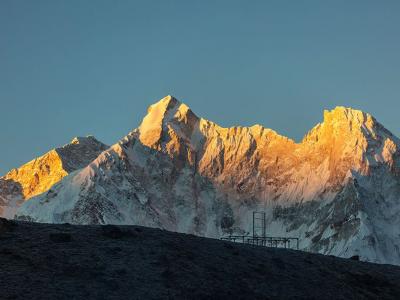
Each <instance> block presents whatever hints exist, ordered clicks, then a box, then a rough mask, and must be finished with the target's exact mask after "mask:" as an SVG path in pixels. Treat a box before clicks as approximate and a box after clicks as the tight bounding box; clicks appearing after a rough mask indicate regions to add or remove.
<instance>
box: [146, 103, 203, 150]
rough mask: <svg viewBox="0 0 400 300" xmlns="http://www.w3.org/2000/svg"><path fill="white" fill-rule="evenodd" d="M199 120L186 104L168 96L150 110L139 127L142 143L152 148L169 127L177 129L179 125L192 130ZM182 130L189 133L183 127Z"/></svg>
mask: <svg viewBox="0 0 400 300" xmlns="http://www.w3.org/2000/svg"><path fill="white" fill-rule="evenodd" d="M197 120H198V118H197V116H196V115H195V114H194V113H193V112H192V111H191V110H190V108H189V107H188V106H187V105H186V104H184V103H181V102H180V101H178V100H177V99H176V98H174V97H173V96H170V95H168V96H166V97H164V98H162V99H161V100H160V101H158V102H157V103H155V104H153V105H150V107H149V108H148V110H147V115H146V116H145V117H144V119H143V121H142V123H141V124H140V126H139V133H140V136H139V138H140V141H141V142H142V143H143V144H144V145H146V146H148V147H152V146H154V145H155V144H157V143H158V142H159V141H160V139H161V136H162V132H163V130H164V129H166V128H167V127H171V126H175V127H176V126H178V125H177V124H178V123H179V124H180V125H179V126H183V127H189V128H192V127H193V125H194V123H195V122H196V121H197ZM174 129H176V128H174ZM180 129H181V130H179V131H184V132H185V131H187V130H186V129H185V128H182V127H181V128H180Z"/></svg>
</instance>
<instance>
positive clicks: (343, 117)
mask: <svg viewBox="0 0 400 300" xmlns="http://www.w3.org/2000/svg"><path fill="white" fill-rule="evenodd" d="M324 123H346V124H348V123H353V124H357V125H362V124H366V125H370V126H371V125H373V123H375V119H374V118H373V117H372V116H371V115H370V114H368V113H365V112H363V111H361V110H358V109H354V108H351V107H344V106H337V107H335V108H334V109H332V110H330V111H329V110H324Z"/></svg>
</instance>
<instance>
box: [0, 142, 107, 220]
mask: <svg viewBox="0 0 400 300" xmlns="http://www.w3.org/2000/svg"><path fill="white" fill-rule="evenodd" d="M107 148H108V146H106V145H105V144H103V143H101V142H99V141H98V140H96V139H95V138H94V137H93V136H88V137H76V138H74V139H73V140H72V141H71V142H70V143H69V144H67V145H65V146H63V147H60V148H56V149H53V150H51V151H49V152H48V153H46V154H44V155H42V156H40V157H38V158H36V159H34V160H32V161H30V162H28V163H26V164H24V165H22V166H21V167H19V168H16V169H13V170H11V171H10V172H8V173H7V174H6V175H4V176H3V177H0V216H1V217H7V218H12V217H13V216H14V214H15V211H16V209H17V208H18V207H19V206H20V205H21V204H22V203H23V202H24V201H26V200H28V199H30V198H32V197H34V196H36V195H39V194H41V193H43V192H45V191H47V190H48V189H49V188H50V187H51V186H53V185H54V184H55V183H57V182H58V181H60V180H61V179H62V178H64V177H65V176H67V175H68V174H69V173H71V172H73V171H75V170H78V169H81V168H83V167H85V166H87V165H88V164H89V163H90V162H91V161H92V160H94V159H95V158H96V157H97V156H98V155H99V154H100V153H101V152H102V151H104V150H106V149H107Z"/></svg>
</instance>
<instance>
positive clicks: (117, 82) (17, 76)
mask: <svg viewBox="0 0 400 300" xmlns="http://www.w3.org/2000/svg"><path fill="white" fill-rule="evenodd" d="M399 16H400V1H365V0H363V1H349V0H346V1H319V0H318V1H295V0H293V1H267V0H264V1H232V0H227V1H194V0H193V1H187V0H183V1H170V0H159V1H148V0H147V1H111V0H110V1H98V0H96V1H81V0H79V1H72V0H68V1H57V0H50V1H39V0H36V1H30V0H29V1H19V0H2V1H0V128H1V130H0V140H1V147H0V174H4V173H5V172H6V171H7V170H9V169H11V168H13V167H17V166H19V165H21V164H22V163H24V162H27V161H29V160H31V159H32V158H34V157H36V156H38V155H41V154H43V153H44V152H47V151H48V150H49V149H51V148H54V147H56V146H59V145H63V144H65V143H67V142H68V141H70V140H71V139H72V138H73V137H74V136H78V135H83V136H85V135H88V134H93V135H95V136H96V137H97V138H99V139H100V140H102V141H103V142H106V143H109V144H112V143H114V142H116V141H117V140H118V139H119V138H121V137H122V136H124V135H125V134H126V133H128V132H129V131H130V130H131V129H133V128H135V127H137V126H138V124H139V123H140V121H141V119H142V118H143V117H144V115H145V114H146V109H147V107H148V106H149V105H150V104H152V103H153V102H156V101H157V100H158V99H160V98H162V97H163V96H165V95H167V94H171V95H174V96H175V97H177V98H178V99H180V100H181V101H183V102H185V103H186V104H188V105H189V106H190V107H191V108H192V110H193V111H194V112H195V113H196V114H197V115H199V116H202V117H204V118H207V119H210V120H212V121H214V122H216V123H218V124H220V125H222V126H232V125H243V126H245V125H246V126H247V125H253V124H255V123H259V124H262V125H264V126H266V127H269V128H272V129H275V130H276V131H278V132H279V133H281V134H284V135H287V136H289V137H291V138H294V139H296V140H299V139H301V137H302V136H303V135H304V134H305V133H306V132H307V131H308V130H309V129H311V128H312V127H313V126H314V125H315V124H316V123H317V122H320V121H321V119H322V111H323V109H326V108H328V109H330V108H333V107H335V106H337V105H344V106H351V107H354V108H359V109H362V110H365V111H367V112H370V113H371V114H373V115H374V116H375V117H376V118H377V119H378V120H379V121H380V122H381V123H383V124H384V125H385V126H386V127H387V128H388V129H390V130H391V131H393V132H394V133H395V134H397V135H400V121H399V116H400V91H399V89H400V74H399V72H400V17H399Z"/></svg>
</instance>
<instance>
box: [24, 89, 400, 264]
mask: <svg viewBox="0 0 400 300" xmlns="http://www.w3.org/2000/svg"><path fill="white" fill-rule="evenodd" d="M399 145H400V141H399V140H398V138H396V137H395V136H394V135H392V134H391V133H390V132H389V131H388V130H386V129H385V128H384V127H383V126H382V125H381V124H380V123H378V122H377V121H376V120H375V119H374V118H373V117H372V116H371V115H369V114H366V113H364V112H361V111H358V110H354V109H350V108H344V107H337V108H335V109H334V110H332V111H325V113H324V120H323V122H322V123H321V124H318V125H317V126H315V127H314V128H313V129H312V130H311V131H310V132H309V133H308V134H307V135H306V136H305V138H304V139H303V141H302V142H301V143H296V142H294V141H293V140H291V139H288V138H286V137H283V136H280V135H279V134H277V133H276V132H275V131H273V130H271V129H267V128H264V127H262V126H260V125H255V126H252V127H248V128H246V127H232V128H222V127H220V126H218V125H216V124H215V123H212V122H210V121H207V120H204V119H202V118H199V117H197V116H196V115H195V114H194V113H193V112H192V111H191V110H190V109H189V108H188V107H187V106H186V105H185V104H183V103H180V102H179V101H178V100H176V99H175V98H173V97H171V96H168V97H165V98H164V99H162V100H161V101H159V102H158V103H156V104H154V105H152V106H150V108H149V111H148V114H147V115H146V117H145V118H144V119H143V122H142V124H141V125H140V126H139V127H138V128H137V129H135V130H133V131H132V132H131V133H130V134H128V135H127V136H126V137H125V138H123V139H122V140H121V141H120V142H118V143H117V144H115V145H113V146H112V147H110V148H109V149H108V150H106V151H104V152H103V153H101V154H100V155H99V156H98V157H97V158H96V159H94V160H93V161H92V162H91V163H90V164H89V165H88V166H87V167H85V168H83V169H81V170H80V171H78V172H75V173H73V174H71V175H69V176H67V177H66V178H64V179H63V180H62V181H60V182H59V183H57V184H56V185H54V186H53V187H52V188H51V189H50V190H49V191H48V192H47V193H44V194H42V195H40V196H38V197H35V198H33V199H31V200H30V201H28V202H26V203H25V204H24V205H23V206H22V207H21V208H20V209H19V211H18V213H17V215H18V218H20V219H28V220H34V221H40V222H55V223H62V222H69V223H77V224H106V223H115V224H140V225H145V226H154V227H162V228H165V229H168V230H173V231H180V232H189V233H194V234H197V235H203V236H209V237H219V236H221V235H222V234H224V233H228V232H229V233H231V232H233V233H243V232H246V231H248V230H249V229H250V223H251V220H250V217H251V212H252V211H254V210H265V211H266V212H267V232H268V234H270V235H281V236H296V237H299V238H300V240H301V242H300V247H301V248H302V249H305V250H309V251H314V252H320V253H324V254H333V255H338V256H344V257H347V256H352V255H360V256H361V258H362V259H364V260H369V261H375V262H389V263H400V253H399V246H400V242H399V241H398V240H399V235H400V230H399V229H400V227H399V226H398V225H399V224H400V214H399V211H400V205H399V200H398V195H399V192H400V181H399V168H400V165H399V153H400V152H399Z"/></svg>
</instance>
